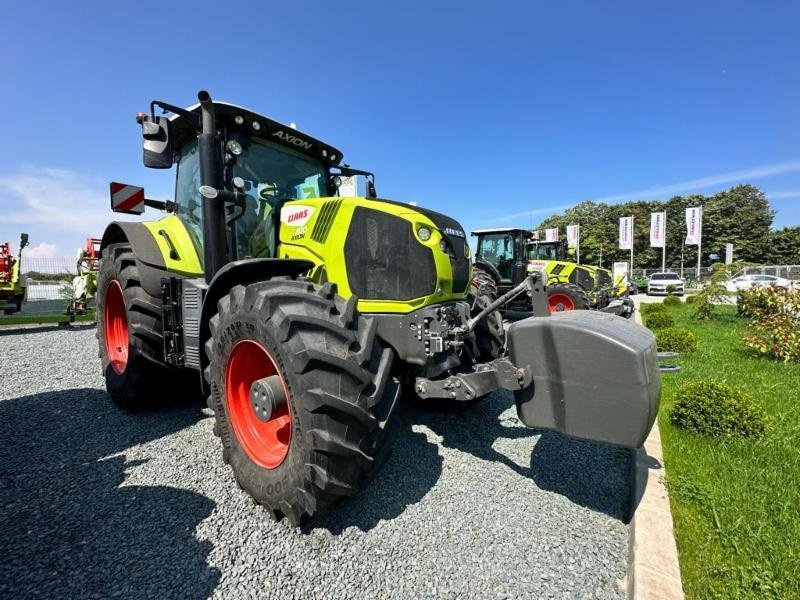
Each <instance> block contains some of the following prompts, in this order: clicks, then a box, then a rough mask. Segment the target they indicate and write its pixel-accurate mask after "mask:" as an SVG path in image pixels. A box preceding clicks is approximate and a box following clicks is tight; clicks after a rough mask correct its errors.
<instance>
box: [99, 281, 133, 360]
mask: <svg viewBox="0 0 800 600" xmlns="http://www.w3.org/2000/svg"><path fill="white" fill-rule="evenodd" d="M103 333H104V334H105V340H106V354H107V355H108V360H109V362H110V363H111V368H112V369H114V372H115V373H116V374H117V375H122V374H123V373H124V372H125V367H127V366H128V317H127V316H126V314H125V296H124V295H123V293H122V286H120V284H119V281H117V280H116V279H115V280H113V281H112V282H111V283H109V284H108V288H106V302H105V309H104V312H103Z"/></svg>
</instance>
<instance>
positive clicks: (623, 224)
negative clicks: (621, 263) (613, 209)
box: [619, 217, 633, 250]
mask: <svg viewBox="0 0 800 600" xmlns="http://www.w3.org/2000/svg"><path fill="white" fill-rule="evenodd" d="M632 229H633V217H620V219H619V249H620V250H633V231H632Z"/></svg>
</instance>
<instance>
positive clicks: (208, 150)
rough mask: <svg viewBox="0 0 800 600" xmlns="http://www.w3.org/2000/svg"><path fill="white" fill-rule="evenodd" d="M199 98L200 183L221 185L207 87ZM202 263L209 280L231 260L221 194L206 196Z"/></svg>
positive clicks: (215, 131) (215, 124) (218, 149)
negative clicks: (212, 196)
mask: <svg viewBox="0 0 800 600" xmlns="http://www.w3.org/2000/svg"><path fill="white" fill-rule="evenodd" d="M197 99H198V100H199V101H200V116H201V130H200V134H199V135H198V136H197V147H198V152H199V155H200V185H201V186H209V187H211V188H214V189H221V188H222V160H221V158H220V156H221V155H220V143H221V142H220V139H219V135H218V134H217V123H216V115H215V114H214V103H213V102H212V101H211V96H210V95H209V93H208V92H206V91H205V90H201V91H200V92H198V93H197ZM202 202H203V263H204V264H203V266H204V270H205V278H206V282H211V280H212V279H213V277H214V275H215V274H216V273H217V271H219V270H220V269H221V268H222V267H223V266H224V265H225V264H226V263H227V262H228V248H227V235H226V232H225V203H224V202H223V200H222V199H221V198H219V197H216V198H206V197H203V199H202Z"/></svg>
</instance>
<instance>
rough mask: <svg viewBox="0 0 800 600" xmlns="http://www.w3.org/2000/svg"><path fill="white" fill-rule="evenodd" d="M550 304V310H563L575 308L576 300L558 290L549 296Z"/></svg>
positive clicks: (548, 301)
mask: <svg viewBox="0 0 800 600" xmlns="http://www.w3.org/2000/svg"><path fill="white" fill-rule="evenodd" d="M547 303H548V304H549V305H550V312H561V311H564V310H575V302H573V301H572V298H570V297H569V296H568V295H567V294H563V293H560V292H556V293H555V294H551V295H550V296H548V297H547Z"/></svg>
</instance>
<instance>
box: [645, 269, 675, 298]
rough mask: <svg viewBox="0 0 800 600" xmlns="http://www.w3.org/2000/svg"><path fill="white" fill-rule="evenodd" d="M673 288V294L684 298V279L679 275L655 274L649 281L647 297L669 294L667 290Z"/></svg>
mask: <svg viewBox="0 0 800 600" xmlns="http://www.w3.org/2000/svg"><path fill="white" fill-rule="evenodd" d="M669 286H672V288H670V289H673V288H674V290H673V292H672V293H673V294H675V295H677V296H683V292H684V283H683V279H681V278H680V277H678V274H677V273H653V274H652V275H650V279H649V280H648V281H647V295H648V296H654V295H656V294H664V295H667V294H669V291H667V288H668V287H669Z"/></svg>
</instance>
